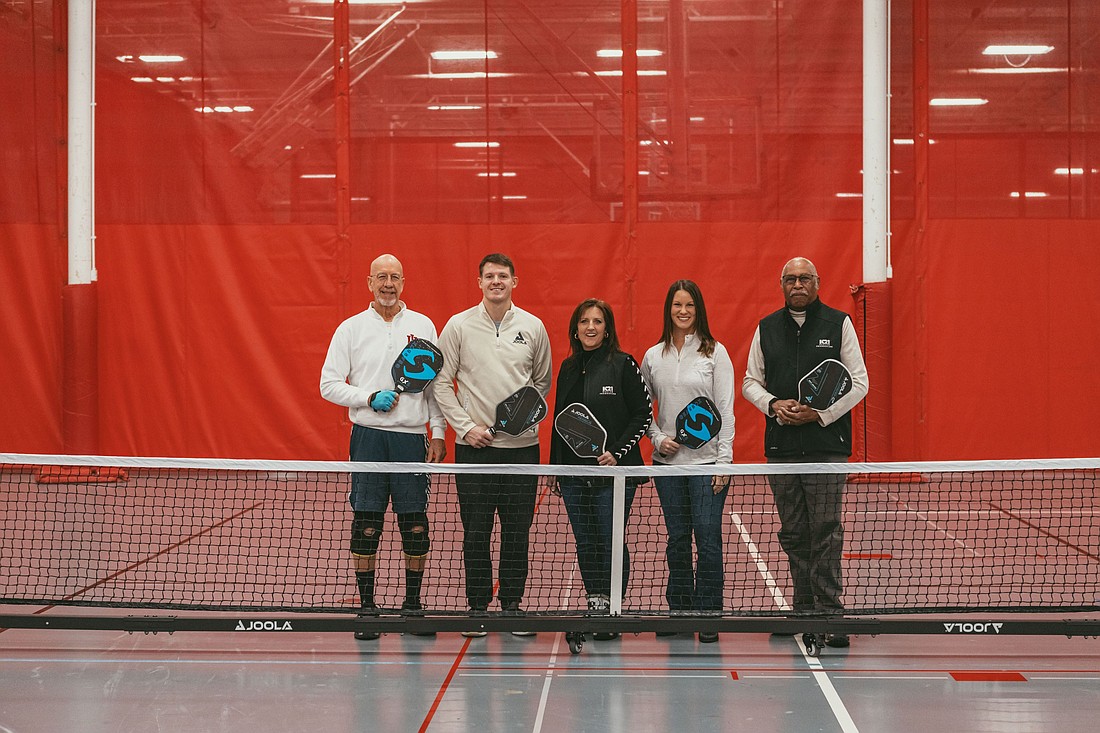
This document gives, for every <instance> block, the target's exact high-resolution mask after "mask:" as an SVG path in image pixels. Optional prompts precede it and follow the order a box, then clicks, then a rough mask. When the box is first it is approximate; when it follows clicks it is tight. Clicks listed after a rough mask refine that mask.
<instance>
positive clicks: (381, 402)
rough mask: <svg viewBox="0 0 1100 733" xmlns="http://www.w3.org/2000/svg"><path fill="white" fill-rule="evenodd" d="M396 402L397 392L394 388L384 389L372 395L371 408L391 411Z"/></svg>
mask: <svg viewBox="0 0 1100 733" xmlns="http://www.w3.org/2000/svg"><path fill="white" fill-rule="evenodd" d="M395 402H397V393H396V392H394V391H393V390H392V389H384V390H382V391H381V392H375V393H374V397H371V399H370V408H371V409H372V410H374V411H375V412H389V411H390V410H392V409H393V405H394V403H395Z"/></svg>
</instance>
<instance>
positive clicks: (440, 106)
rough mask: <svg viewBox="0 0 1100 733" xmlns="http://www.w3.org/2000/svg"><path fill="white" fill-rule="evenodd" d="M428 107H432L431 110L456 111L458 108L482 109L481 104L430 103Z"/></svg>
mask: <svg viewBox="0 0 1100 733" xmlns="http://www.w3.org/2000/svg"><path fill="white" fill-rule="evenodd" d="M428 109H430V110H445V111H456V110H469V109H481V105H480V104H430V105H428Z"/></svg>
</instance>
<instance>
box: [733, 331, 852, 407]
mask: <svg viewBox="0 0 1100 733" xmlns="http://www.w3.org/2000/svg"><path fill="white" fill-rule="evenodd" d="M790 314H791V317H792V318H794V320H795V323H797V324H798V325H799V326H801V325H802V324H803V323H804V322H805V321H806V313H805V312H800V311H790ZM840 363H841V364H843V365H844V366H846V367H848V371H849V372H850V373H851V375H852V390H851V391H850V392H849V393H848V394H846V395H844V396H843V397H841V398H840V399H839V400H837V401H836V402H835V403H833V405H832V406H831V407H828V408H826V409H824V410H818V411H817V419H818V422H819V423H821V424H822V425H829V424H830V423H834V422H836V421H837V420H839V419H840V418H841V417H843V416H844V415H845V414H847V413H848V412H849V411H850V410H851V409H852V408H853V407H855V406H856V405H858V404H859V401H860V400H862V399H863V398H864V397H866V396H867V390H868V388H869V382H868V380H867V365H866V364H865V363H864V362H863V352H861V351H860V350H859V337H858V336H857V335H856V327H855V326H854V325H852V319H851V318H845V319H844V326H843V327H842V329H841V334H840ZM765 384H766V380H765V374H764V351H763V350H762V349H761V348H760V326H757V327H756V331H755V332H754V333H753V335H752V344H751V345H750V346H749V361H748V364H747V365H746V367H745V378H744V379H743V380H741V394H743V395H744V396H745V399H747V400H748V401H749V402H751V403H752V404H754V405H756V409H758V410H760V411H761V412H762V413H764V414H765V415H767V416H768V417H775V413H774V412H772V410H771V404H770V403H771V401H772V400H773V399H775V395H773V394H772V393H771V392H769V391H768V388H767V387H766V386H765Z"/></svg>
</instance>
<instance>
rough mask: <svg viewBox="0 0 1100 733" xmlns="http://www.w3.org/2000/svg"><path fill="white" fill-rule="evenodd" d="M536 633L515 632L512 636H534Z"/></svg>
mask: <svg viewBox="0 0 1100 733" xmlns="http://www.w3.org/2000/svg"><path fill="white" fill-rule="evenodd" d="M535 633H536V632H534V631H513V632H512V636H534V635H535Z"/></svg>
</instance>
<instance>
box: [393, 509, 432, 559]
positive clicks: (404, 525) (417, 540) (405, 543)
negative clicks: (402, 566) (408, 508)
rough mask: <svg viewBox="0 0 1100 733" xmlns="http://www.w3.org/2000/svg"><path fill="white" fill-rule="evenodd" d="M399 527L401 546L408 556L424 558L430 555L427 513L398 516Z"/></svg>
mask: <svg viewBox="0 0 1100 733" xmlns="http://www.w3.org/2000/svg"><path fill="white" fill-rule="evenodd" d="M397 527H398V528H399V529H400V530H401V546H402V549H403V550H404V551H405V554H406V555H408V556H409V557H423V556H424V555H427V554H428V548H429V547H430V546H431V541H430V540H429V539H428V515H427V514H426V513H425V512H411V513H409V514H398V515H397Z"/></svg>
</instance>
